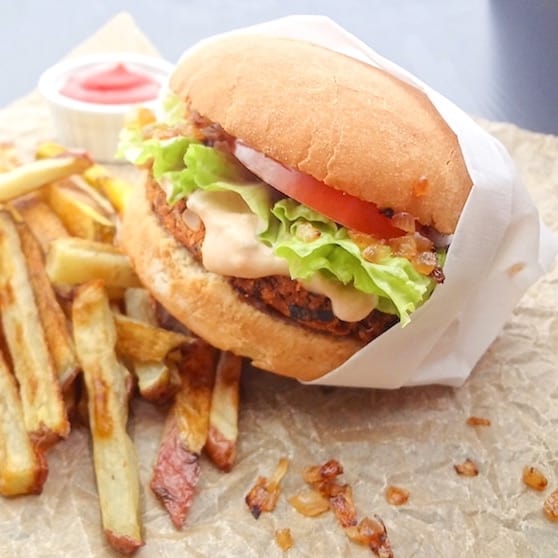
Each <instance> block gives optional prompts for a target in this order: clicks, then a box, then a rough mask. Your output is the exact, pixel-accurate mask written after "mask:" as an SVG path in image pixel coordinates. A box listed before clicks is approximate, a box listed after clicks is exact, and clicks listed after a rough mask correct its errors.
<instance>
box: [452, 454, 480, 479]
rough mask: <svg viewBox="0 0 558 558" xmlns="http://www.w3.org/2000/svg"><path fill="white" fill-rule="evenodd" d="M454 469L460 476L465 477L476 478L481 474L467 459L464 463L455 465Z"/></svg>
mask: <svg viewBox="0 0 558 558" xmlns="http://www.w3.org/2000/svg"><path fill="white" fill-rule="evenodd" d="M453 468H454V469H455V472H456V473H457V474H458V475H461V476H463V477H476V476H477V475H478V474H479V470H478V467H477V466H476V465H475V464H474V462H473V461H471V460H470V459H469V458H467V459H465V461H464V462H463V463H459V464H457V465H454V466H453Z"/></svg>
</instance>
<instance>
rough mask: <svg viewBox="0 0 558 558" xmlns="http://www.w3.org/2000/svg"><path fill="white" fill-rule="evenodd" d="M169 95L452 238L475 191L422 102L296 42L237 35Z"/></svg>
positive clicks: (455, 149)
mask: <svg viewBox="0 0 558 558" xmlns="http://www.w3.org/2000/svg"><path fill="white" fill-rule="evenodd" d="M170 87H171V89H172V90H173V91H174V92H175V93H177V94H178V95H179V96H180V97H182V98H183V99H185V100H186V101H187V103H188V104H189V105H190V106H191V108H192V109H194V110H196V111H198V112H199V113H200V114H201V115H203V116H205V117H207V118H209V119H210V120H212V121H214V122H217V123H219V124H220V125H221V126H222V127H223V128H224V129H225V131H226V132H228V133H229V134H231V135H232V136H234V137H236V138H240V139H242V140H243V141H244V142H246V143H247V144H248V145H250V146H251V147H253V148H254V149H257V150H258V151H261V152H263V153H265V154H266V155H268V156H270V157H272V158H273V159H275V160H277V161H280V162H281V163H283V164H285V165H287V166H289V167H292V168H296V169H298V170H300V171H302V172H304V173H307V174H309V175H311V176H313V177H315V178H317V179H318V180H321V181H323V182H325V183H326V184H328V185H330V186H332V187H334V188H338V189H340V190H344V191H346V192H349V193H351V194H353V195H355V196H357V197H360V198H362V199H365V200H368V201H372V202H374V203H376V204H377V205H378V206H379V207H380V208H392V209H394V210H395V211H408V212H410V213H411V214H413V215H414V216H415V217H417V218H418V219H419V221H420V222H421V223H423V224H424V225H432V226H434V227H435V228H436V229H437V230H439V231H440V232H442V233H452V232H454V231H455V227H456V224H457V220H458V218H459V215H460V213H461V210H462V208H463V205H464V203H465V200H466V199H467V196H468V194H469V190H470V188H471V185H472V183H471V179H470V177H469V174H468V172H467V169H466V167H465V163H464V160H463V156H462V153H461V149H460V147H459V144H458V141H457V138H456V136H455V134H454V133H453V132H452V131H451V129H450V128H449V127H448V125H447V124H446V123H445V121H444V120H443V119H442V117H441V116H440V115H439V113H438V112H437V111H436V109H435V108H434V106H433V105H432V103H431V102H430V100H429V99H428V98H427V97H426V95H424V94H423V93H422V92H420V91H418V90H417V89H415V88H414V87H412V86H410V85H408V84H406V83H404V82H402V81H400V80H398V79H396V78H394V77H392V76H391V75H389V74H387V73H385V72H383V71H382V70H378V69H376V68H374V67H372V66H369V65H367V64H364V63H362V62H359V61H357V60H354V59H352V58H349V57H346V56H344V55H341V54H338V53H334V52H332V51H329V50H327V49H324V48H322V47H318V46H315V45H312V44H310V43H305V42H302V41H295V40H290V39H280V38H272V37H263V36H257V35H256V36H254V35H246V36H238V35H235V36H232V37H225V38H221V39H217V40H215V41H211V42H209V43H206V44H204V45H203V46H202V47H200V48H198V49H197V50H195V51H194V53H193V54H192V55H190V56H188V57H186V58H183V60H182V61H181V62H180V64H179V65H178V66H177V68H176V70H175V73H174V75H173V76H172V78H171V82H170ZM422 177H425V178H426V179H427V181H428V183H427V184H428V187H427V189H426V191H425V192H421V187H420V186H419V181H420V180H421V178H422Z"/></svg>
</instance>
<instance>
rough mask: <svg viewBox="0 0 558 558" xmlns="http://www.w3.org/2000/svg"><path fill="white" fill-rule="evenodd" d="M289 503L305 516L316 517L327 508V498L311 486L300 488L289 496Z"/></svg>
mask: <svg viewBox="0 0 558 558" xmlns="http://www.w3.org/2000/svg"><path fill="white" fill-rule="evenodd" d="M289 504H291V506H292V507H293V508H294V509H295V510H296V511H297V512H298V513H300V514H302V515H305V516H306V517H316V516H317V515H321V514H322V513H324V512H326V511H327V510H329V501H328V499H327V498H326V497H325V496H324V495H323V494H321V493H320V492H318V491H317V490H313V489H311V488H307V489H305V490H301V491H300V492H298V493H297V494H295V495H294V496H291V497H290V498H289Z"/></svg>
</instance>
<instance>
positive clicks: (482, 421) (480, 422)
mask: <svg viewBox="0 0 558 558" xmlns="http://www.w3.org/2000/svg"><path fill="white" fill-rule="evenodd" d="M467 424H468V425H469V426H490V419H487V418H484V417H476V416H470V417H469V418H468V419H467Z"/></svg>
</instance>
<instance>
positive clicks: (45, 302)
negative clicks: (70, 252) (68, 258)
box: [17, 223, 79, 389]
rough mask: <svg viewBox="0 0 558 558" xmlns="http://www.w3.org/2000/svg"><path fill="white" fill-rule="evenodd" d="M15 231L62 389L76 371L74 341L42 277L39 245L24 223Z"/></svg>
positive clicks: (43, 273) (43, 267)
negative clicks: (17, 234)
mask: <svg viewBox="0 0 558 558" xmlns="http://www.w3.org/2000/svg"><path fill="white" fill-rule="evenodd" d="M17 230H18V233H19V238H20V243H21V249H22V252H23V254H24V256H25V260H26V262H27V270H28V273H29V279H30V282H31V287H32V289H33V293H34V295H35V300H36V302H37V309H38V311H39V316H40V318H41V322H42V325H43V330H44V332H45V339H46V342H47V345H48V348H49V350H50V354H51V356H52V360H53V364H54V369H55V372H56V375H57V377H58V381H59V382H60V385H61V387H62V389H64V387H66V386H68V385H69V384H70V383H71V382H72V381H73V379H74V378H75V376H76V374H77V372H78V369H79V364H78V360H77V356H76V352H75V347H74V341H73V339H72V336H71V335H70V331H69V329H68V324H67V321H66V316H65V315H64V312H63V311H62V308H61V307H60V304H59V303H58V300H57V299H56V295H55V293H54V290H53V288H52V286H51V284H50V281H49V279H48V276H47V274H46V270H45V264H44V256H43V253H42V251H41V247H40V246H39V243H38V242H37V240H36V239H35V237H34V236H33V234H32V233H31V231H30V230H29V228H28V227H27V225H26V224H25V223H18V224H17Z"/></svg>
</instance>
